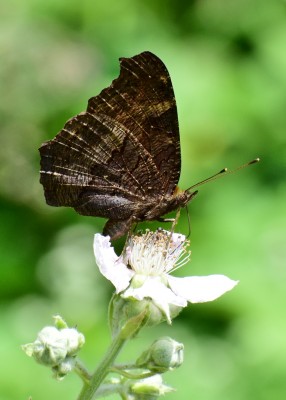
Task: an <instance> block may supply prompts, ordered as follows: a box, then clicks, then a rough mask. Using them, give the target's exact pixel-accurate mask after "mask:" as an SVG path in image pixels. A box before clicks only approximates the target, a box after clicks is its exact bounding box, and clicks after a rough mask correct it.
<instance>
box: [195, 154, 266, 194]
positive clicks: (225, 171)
mask: <svg viewBox="0 0 286 400" xmlns="http://www.w3.org/2000/svg"><path fill="white" fill-rule="evenodd" d="M259 161H260V158H255V159H254V160H251V161H249V162H247V163H246V164H243V165H240V166H239V167H237V168H235V169H232V170H230V171H229V170H228V169H227V168H224V169H222V170H221V171H219V172H217V173H216V174H214V175H212V176H210V177H209V178H206V179H203V180H202V181H200V182H198V183H196V184H194V185H192V186H190V187H189V188H188V189H187V191H189V190H191V189H194V188H195V187H198V186H201V185H204V184H205V183H208V182H212V181H215V180H216V179H218V178H221V177H222V176H226V175H230V174H233V173H234V172H237V171H239V170H240V169H243V168H245V167H248V166H249V165H252V164H256V163H258V162H259Z"/></svg>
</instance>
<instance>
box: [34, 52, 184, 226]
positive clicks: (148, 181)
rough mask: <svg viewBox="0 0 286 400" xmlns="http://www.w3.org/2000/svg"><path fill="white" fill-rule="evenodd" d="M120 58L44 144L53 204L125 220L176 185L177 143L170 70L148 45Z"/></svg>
mask: <svg viewBox="0 0 286 400" xmlns="http://www.w3.org/2000/svg"><path fill="white" fill-rule="evenodd" d="M120 62H121V70H120V75H119V77H118V78H117V79H115V80H114V81H113V82H112V84H111V85H110V86H109V87H108V88H106V89H104V90H103V91H102V92H101V93H100V94H99V95H98V96H96V97H92V98H91V99H90V100H89V102H88V107H87V111H86V112H84V113H81V114H79V115H77V116H75V117H74V118H72V119H71V120H69V121H68V122H67V123H66V124H65V126H64V128H63V129H62V130H61V131H60V132H59V134H58V135H57V136H56V137H55V138H54V139H53V140H51V141H48V142H46V143H44V144H43V145H42V146H41V147H40V154H41V180H40V181H41V183H42V184H43V186H44V190H45V197H46V201H47V203H48V204H50V205H53V206H70V207H73V208H75V210H76V211H77V212H79V213H81V214H84V215H94V216H102V217H107V218H110V219H111V220H117V221H118V220H121V221H123V220H127V219H131V218H132V216H135V217H136V214H138V212H139V211H138V210H139V209H140V204H142V202H146V199H147V200H148V199H156V198H158V196H164V195H166V194H172V193H173V191H174V190H175V187H176V185H177V182H178V180H179V175H180V142H179V129H178V119H177V111H176V103H175V98H174V93H173V88H172V84H171V80H170V76H169V74H168V71H167V69H166V67H165V65H164V64H163V62H162V61H161V60H160V59H159V58H158V57H156V56H155V55H153V54H152V53H149V52H144V53H141V54H139V55H137V56H135V57H132V58H123V59H121V60H120Z"/></svg>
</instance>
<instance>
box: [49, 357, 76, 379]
mask: <svg viewBox="0 0 286 400" xmlns="http://www.w3.org/2000/svg"><path fill="white" fill-rule="evenodd" d="M74 365H75V358H74V357H67V358H65V360H64V361H63V362H61V363H60V364H59V365H56V366H55V367H53V368H52V370H53V372H54V377H55V378H56V379H57V380H58V381H61V380H62V379H64V377H65V376H66V375H67V374H68V373H69V372H71V371H72V370H73V368H74Z"/></svg>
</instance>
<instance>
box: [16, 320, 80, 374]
mask: <svg viewBox="0 0 286 400" xmlns="http://www.w3.org/2000/svg"><path fill="white" fill-rule="evenodd" d="M55 324H56V326H57V327H54V326H46V327H45V328H43V329H42V330H41V331H40V332H39V333H38V336H37V339H36V340H35V341H34V342H33V343H28V344H25V345H23V346H22V349H23V350H24V351H25V353H26V354H27V355H28V356H29V357H34V359H35V360H36V361H37V362H38V363H40V364H43V365H46V366H49V367H52V369H53V371H54V375H55V377H56V378H57V379H62V378H63V377H64V376H65V375H66V374H67V373H68V372H70V371H71V369H72V368H73V366H74V363H75V361H74V358H75V356H76V353H77V352H78V351H79V350H80V348H81V347H82V346H83V344H84V340H85V339H84V336H83V334H82V333H80V332H78V331H77V330H76V329H75V328H68V327H67V325H66V323H65V322H64V320H63V319H62V318H61V317H59V316H57V317H55Z"/></svg>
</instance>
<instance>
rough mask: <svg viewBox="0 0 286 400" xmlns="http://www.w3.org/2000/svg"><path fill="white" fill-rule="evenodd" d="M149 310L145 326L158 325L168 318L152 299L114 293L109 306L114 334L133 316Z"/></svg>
mask: <svg viewBox="0 0 286 400" xmlns="http://www.w3.org/2000/svg"><path fill="white" fill-rule="evenodd" d="M145 310H147V315H148V321H147V323H146V324H145V326H153V325H157V324H159V323H160V322H163V321H165V320H166V316H165V314H164V313H163V312H162V310H161V309H160V308H159V307H157V306H156V304H154V302H153V301H152V300H151V299H143V300H141V301H139V300H136V299H134V298H126V299H125V298H123V297H122V296H121V295H114V296H113V298H112V300H111V304H110V307H109V311H110V313H109V323H110V327H111V331H112V334H113V336H115V335H116V334H117V333H118V331H119V330H120V329H121V328H122V327H123V326H124V324H125V323H126V322H127V321H128V320H130V319H131V318H133V317H135V316H136V315H139V314H140V313H142V312H143V311H145Z"/></svg>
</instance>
